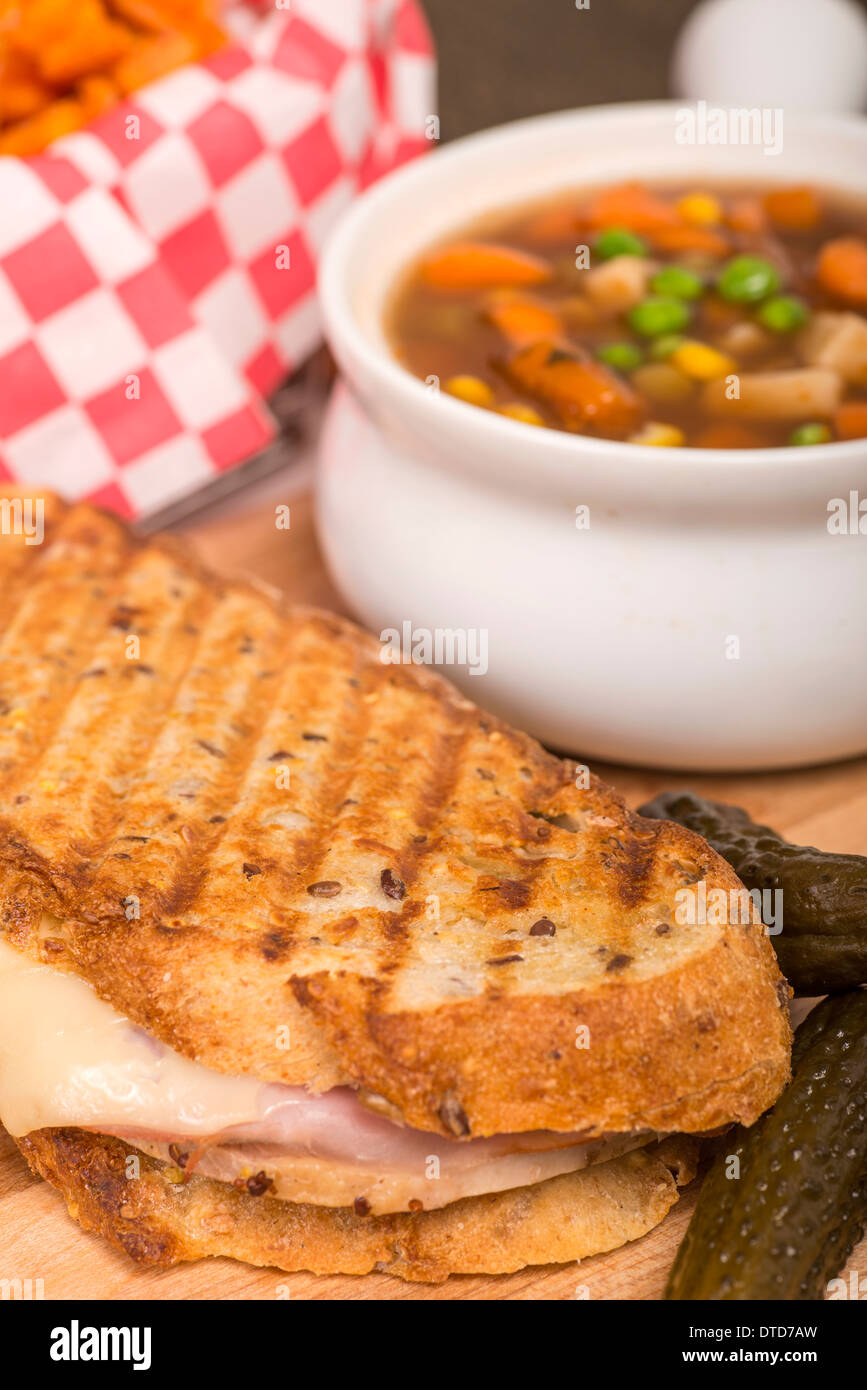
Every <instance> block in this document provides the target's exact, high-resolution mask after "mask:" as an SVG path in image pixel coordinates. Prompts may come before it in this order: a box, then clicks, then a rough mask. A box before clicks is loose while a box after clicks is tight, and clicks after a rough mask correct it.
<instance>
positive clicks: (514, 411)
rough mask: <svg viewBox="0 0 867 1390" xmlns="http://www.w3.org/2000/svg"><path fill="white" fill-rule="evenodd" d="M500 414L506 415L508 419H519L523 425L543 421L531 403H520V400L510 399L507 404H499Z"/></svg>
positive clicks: (541, 423)
mask: <svg viewBox="0 0 867 1390" xmlns="http://www.w3.org/2000/svg"><path fill="white" fill-rule="evenodd" d="M500 414H501V415H508V417H509V419H510V420H521V421H522V422H523V423H524V424H525V425H544V423H545V421H544V420H543V419H542V416H541V415H540V414H539V412H538V410H534V409H533V407H532V406H531V405H522V404H521V402H520V401H510V402H509V404H508V405H501V406H500Z"/></svg>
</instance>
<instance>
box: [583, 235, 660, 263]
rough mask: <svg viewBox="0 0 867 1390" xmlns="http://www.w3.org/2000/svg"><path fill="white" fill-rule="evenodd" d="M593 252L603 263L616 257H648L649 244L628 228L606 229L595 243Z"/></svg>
mask: <svg viewBox="0 0 867 1390" xmlns="http://www.w3.org/2000/svg"><path fill="white" fill-rule="evenodd" d="M593 250H594V252H595V253H596V255H597V256H598V257H599V259H600V260H601V261H610V260H611V259H612V258H613V257H614V256H646V255H647V243H646V242H644V241H642V240H641V237H640V236H636V235H635V233H634V232H630V231H629V230H628V229H627V228H626V227H606V228H605V229H604V231H601V232H600V233H599V235H598V237H597V238H596V241H595V242H594V243H593Z"/></svg>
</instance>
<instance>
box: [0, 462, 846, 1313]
mask: <svg viewBox="0 0 867 1390" xmlns="http://www.w3.org/2000/svg"><path fill="white" fill-rule="evenodd" d="M284 502H289V504H290V506H291V527H290V529H289V530H288V531H286V530H277V528H276V527H275V525H274V507H275V505H277V504H278V503H284ZM232 508H233V511H232V514H231V515H228V516H226V515H223V516H217V517H212V518H210V519H205V520H200V521H199V522H197V523H195V524H192V525H188V526H186V527H185V528H184V532H185V534H187V535H188V536H189V537H190V539H191V540H192V542H193V543H194V545H195V546H196V548H197V550H198V551H199V553H200V554H201V555H202V557H203V558H204V559H205V560H206V561H207V562H208V563H209V564H210V565H212V566H213V567H214V568H216V569H220V570H222V571H225V572H234V571H246V572H248V573H249V572H253V573H255V574H257V575H258V576H259V577H260V578H262V579H264V580H267V581H268V582H269V583H271V584H274V585H276V586H278V587H281V588H283V589H285V590H286V592H287V593H289V594H290V595H291V596H292V597H293V598H296V599H298V600H299V601H301V602H304V603H311V604H316V605H320V606H322V607H329V608H334V609H343V608H344V605H343V604H342V603H341V602H340V600H339V599H338V597H337V595H336V594H335V592H334V590H333V589H332V587H331V584H330V583H329V580H328V576H327V574H326V573H325V570H324V567H323V565H322V560H321V557H320V555H319V551H318V548H317V545H316V539H315V535H314V531H313V522H312V506H311V502H310V498H309V496H307V495H304V494H302V495H297V489H295V488H293V489H290V488H289V487H288V486H287V484H286V483H285V482H283V483H281V482H280V480H279V479H272V480H271V482H270V483H269V484H268V485H267V488H266V489H265V491H264V492H263V491H262V490H261V489H260V491H259V495H258V499H257V501H256V503H255V505H252V506H251V505H249V504H248V505H247V508H246V510H244V503H243V502H238V501H236V502H234V503H233V504H232ZM593 771H594V772H597V773H599V775H600V776H602V777H604V778H605V779H606V780H607V781H610V782H612V783H613V784H614V785H615V786H616V787H617V788H618V789H619V790H620V791H621V792H622V793H623V794H624V795H625V797H626V799H627V801H628V802H629V803H630V805H632V806H637V805H639V804H640V803H641V802H643V801H645V800H646V799H647V798H648V797H650V796H653V795H655V794H656V792H658V791H660V790H662V789H663V788H664V787H666V786H672V785H675V786H677V785H682V784H683V783H684V780H688V782H689V784H690V785H691V786H693V787H695V788H696V789H697V790H698V791H700V792H704V793H707V794H710V795H712V796H716V797H718V798H719V799H721V800H724V801H735V802H739V803H741V804H744V805H746V806H747V807H748V809H749V810H750V811H751V812H752V814H753V815H754V816H756V817H757V818H758V819H759V820H761V821H763V822H765V823H766V824H770V825H773V826H775V827H776V828H778V829H779V830H781V831H783V832H784V833H785V834H787V835H789V836H790V837H791V838H792V839H793V840H796V841H801V842H802V843H810V844H815V845H819V846H820V847H821V848H824V849H836V850H843V851H851V852H854V853H860V854H864V853H867V759H859V760H857V761H855V762H848V763H838V764H836V765H834V766H829V767H820V768H812V769H810V770H808V771H806V772H775V773H766V774H762V775H749V776H744V775H738V776H731V777H724V776H712V777H695V776H692V775H690V776H689V777H688V779H685V778H684V775H683V774H669V775H666V774H665V773H664V772H658V773H657V772H648V771H646V770H636V769H632V768H627V767H614V766H604V765H601V764H594V765H593ZM696 1186H697V1184H693V1187H692V1189H688V1190H687V1192H686V1193H685V1195H684V1196H683V1197H682V1198H681V1201H680V1202H679V1203H678V1205H677V1206H676V1207H675V1208H674V1210H673V1211H671V1212H670V1213H669V1215H668V1217H667V1218H666V1220H665V1221H664V1222H663V1223H662V1225H661V1226H659V1227H658V1228H657V1229H656V1230H655V1231H652V1232H651V1233H650V1234H649V1235H647V1236H645V1237H644V1238H643V1239H642V1240H639V1241H635V1242H634V1243H633V1244H631V1245H627V1246H625V1247H624V1248H623V1249H621V1250H616V1251H614V1252H613V1253H612V1254H610V1255H598V1256H596V1257H595V1258H593V1259H590V1260H585V1261H583V1263H582V1264H580V1265H577V1264H571V1265H564V1266H549V1267H547V1268H543V1269H531V1270H524V1271H523V1272H522V1273H520V1274H514V1275H508V1276H503V1277H500V1278H488V1277H460V1278H454V1279H450V1280H449V1281H448V1282H447V1283H445V1284H441V1285H433V1286H432V1285H426V1284H407V1283H404V1282H403V1281H402V1280H400V1279H393V1278H391V1277H389V1276H387V1275H381V1274H370V1275H366V1276H364V1277H363V1278H353V1277H348V1276H333V1277H328V1278H324V1277H317V1276H315V1275H310V1274H284V1273H282V1272H281V1271H279V1270H274V1269H268V1270H256V1269H252V1268H250V1267H249V1266H246V1265H240V1264H236V1263H235V1262H234V1261H232V1260H222V1259H217V1260H203V1261H200V1262H199V1263H197V1264H191V1265H181V1266H179V1267H177V1268H175V1269H170V1270H164V1271H157V1270H151V1269H141V1268H139V1267H138V1266H136V1265H134V1264H133V1263H132V1262H131V1261H130V1260H128V1259H126V1258H125V1257H124V1256H122V1255H120V1254H118V1253H116V1252H115V1251H114V1250H113V1249H112V1248H111V1247H110V1246H109V1245H107V1244H106V1243H105V1242H104V1241H102V1240H100V1239H99V1238H98V1237H96V1236H92V1235H86V1234H85V1233H84V1232H83V1231H81V1229H80V1228H79V1227H78V1225H76V1223H75V1222H73V1221H72V1220H71V1219H70V1218H69V1217H68V1216H67V1214H66V1209H65V1207H64V1205H63V1203H62V1201H61V1199H60V1197H59V1196H58V1195H57V1193H56V1192H54V1191H53V1190H52V1189H51V1188H50V1187H49V1186H48V1185H47V1184H46V1183H43V1182H41V1181H38V1180H37V1179H35V1178H34V1177H33V1176H32V1175H31V1173H30V1172H29V1170H28V1168H27V1165H26V1164H25V1163H24V1160H23V1159H22V1158H21V1156H20V1155H19V1153H18V1150H17V1149H16V1148H15V1145H14V1144H13V1143H12V1141H11V1139H10V1138H9V1137H8V1135H7V1134H6V1133H5V1131H4V1130H2V1129H0V1279H3V1278H16V1277H17V1278H21V1279H34V1280H36V1279H42V1280H43V1281H44V1283H43V1288H44V1296H45V1298H46V1299H69V1298H76V1299H95V1298H109V1299H119V1298H131V1299H151V1298H171V1299H227V1298H228V1299H248V1298H251V1299H286V1298H287V1297H288V1298H301V1299H309V1298H314V1299H417V1298H421V1299H441V1298H445V1299H455V1298H459V1299H525V1300H526V1299H574V1298H586V1297H590V1298H592V1299H600V1298H604V1299H653V1298H658V1297H659V1296H660V1294H661V1292H662V1288H663V1285H664V1283H665V1276H666V1273H667V1271H668V1268H669V1266H670V1264H671V1261H672V1259H673V1257H674V1253H675V1251H676V1249H677V1246H678V1244H679V1243H680V1240H681V1238H682V1236H683V1233H684V1231H685V1229H686V1226H687V1223H688V1220H689V1216H690V1213H691V1211H692V1208H693V1205H694V1202H695V1196H696V1193H695V1190H694V1189H695V1188H696ZM847 1269H848V1270H851V1269H857V1270H858V1271H859V1273H860V1274H861V1275H862V1276H867V1240H865V1241H863V1242H862V1243H861V1245H860V1246H859V1247H858V1249H857V1250H856V1251H855V1253H854V1255H853V1257H852V1260H851V1261H850V1263H849V1265H848V1266H847Z"/></svg>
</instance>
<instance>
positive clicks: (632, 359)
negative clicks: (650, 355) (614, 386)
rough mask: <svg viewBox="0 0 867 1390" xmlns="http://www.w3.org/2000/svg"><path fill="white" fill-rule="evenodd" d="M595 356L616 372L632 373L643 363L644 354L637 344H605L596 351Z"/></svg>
mask: <svg viewBox="0 0 867 1390" xmlns="http://www.w3.org/2000/svg"><path fill="white" fill-rule="evenodd" d="M596 356H597V357H598V358H599V361H600V362H604V363H605V365H606V366H607V367H613V368H614V369H615V371H618V372H634V371H635V368H636V367H640V366H641V364H642V362H643V361H644V353H643V352H642V351H641V348H640V347H639V346H638V345H637V343H606V344H605V345H604V346H603V347H600V348H597V349H596Z"/></svg>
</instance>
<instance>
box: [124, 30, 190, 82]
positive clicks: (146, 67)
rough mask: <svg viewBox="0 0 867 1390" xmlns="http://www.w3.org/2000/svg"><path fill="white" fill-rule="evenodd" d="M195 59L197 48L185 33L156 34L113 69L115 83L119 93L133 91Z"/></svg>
mask: <svg viewBox="0 0 867 1390" xmlns="http://www.w3.org/2000/svg"><path fill="white" fill-rule="evenodd" d="M195 57H196V47H195V44H194V43H193V41H192V39H188V38H187V36H186V34H177V33H174V34H157V35H156V37H154V38H149V39H144V40H143V41H142V42H141V43H139V44H137V45H136V47H135V48H134V49H132V51H131V52H130V53H128V54H127V56H126V57H125V58H122V59H121V61H120V62H119V63H117V64H116V65H115V67H114V70H113V71H114V80H115V82H116V83H117V85H118V89H119V90H120V91H121V92H124V93H126V92H134V91H135V89H136V88H137V87H144V86H145V84H146V83H148V82H155V81H156V80H157V78H158V77H165V75H166V73H167V72H172V71H174V69H175V68H179V67H182V66H183V64H184V63H189V62H191V61H192V59H194V58H195Z"/></svg>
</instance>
